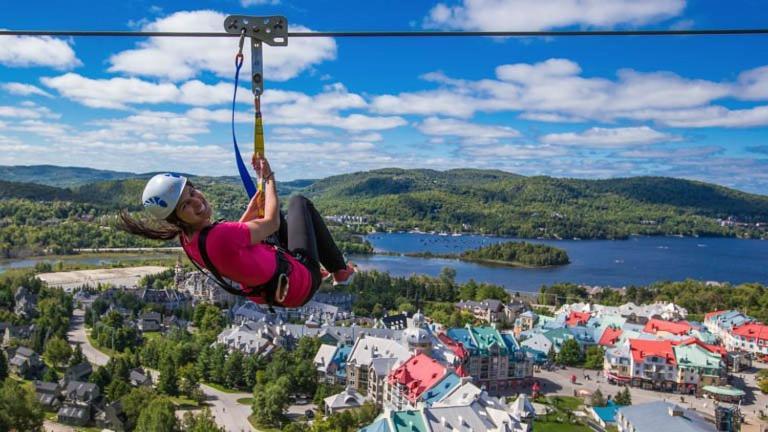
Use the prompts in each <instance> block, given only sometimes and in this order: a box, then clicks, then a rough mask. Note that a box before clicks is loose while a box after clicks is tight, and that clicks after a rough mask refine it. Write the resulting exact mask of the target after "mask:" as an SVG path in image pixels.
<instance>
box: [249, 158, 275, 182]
mask: <svg viewBox="0 0 768 432" xmlns="http://www.w3.org/2000/svg"><path fill="white" fill-rule="evenodd" d="M251 164H252V165H253V170H254V171H256V176H258V178H260V179H268V178H269V177H270V176H271V175H272V174H273V173H272V167H270V166H269V161H268V160H267V159H266V158H264V157H263V156H262V155H261V154H259V153H254V155H253V158H252V159H251Z"/></svg>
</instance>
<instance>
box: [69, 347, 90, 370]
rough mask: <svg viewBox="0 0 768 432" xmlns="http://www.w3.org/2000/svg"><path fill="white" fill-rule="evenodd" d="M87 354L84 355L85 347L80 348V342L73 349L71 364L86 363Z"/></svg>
mask: <svg viewBox="0 0 768 432" xmlns="http://www.w3.org/2000/svg"><path fill="white" fill-rule="evenodd" d="M85 361H86V360H85V356H84V355H83V349H82V348H80V344H76V345H75V349H74V350H73V351H72V357H70V358H69V365H70V366H77V365H79V364H81V363H85Z"/></svg>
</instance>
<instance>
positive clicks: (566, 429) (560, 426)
mask: <svg viewBox="0 0 768 432" xmlns="http://www.w3.org/2000/svg"><path fill="white" fill-rule="evenodd" d="M533 427H534V429H535V430H536V432H592V429H590V428H589V427H587V426H584V425H580V424H566V423H555V422H540V421H535V422H534V424H533Z"/></svg>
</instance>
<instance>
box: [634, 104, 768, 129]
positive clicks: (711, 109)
mask: <svg viewBox="0 0 768 432" xmlns="http://www.w3.org/2000/svg"><path fill="white" fill-rule="evenodd" d="M621 116H622V117H625V118H631V119H635V120H652V121H655V122H657V123H660V124H663V125H665V126H670V127H681V128H682V127H685V128H704V127H725V128H743V127H755V126H764V125H768V106H766V105H762V106H756V107H753V108H745V109H734V110H732V109H728V108H725V107H722V106H718V105H715V106H707V107H701V108H694V109H687V110H640V111H635V112H629V113H625V114H622V115H621Z"/></svg>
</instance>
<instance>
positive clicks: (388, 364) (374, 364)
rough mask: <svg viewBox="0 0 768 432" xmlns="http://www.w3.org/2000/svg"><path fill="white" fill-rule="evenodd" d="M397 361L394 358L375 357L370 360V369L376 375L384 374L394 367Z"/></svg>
mask: <svg viewBox="0 0 768 432" xmlns="http://www.w3.org/2000/svg"><path fill="white" fill-rule="evenodd" d="M397 361H398V359H396V358H375V359H372V360H371V366H370V370H373V371H374V373H375V374H376V376H386V375H387V374H389V372H390V371H391V370H392V368H394V367H395V365H396V364H397Z"/></svg>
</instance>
